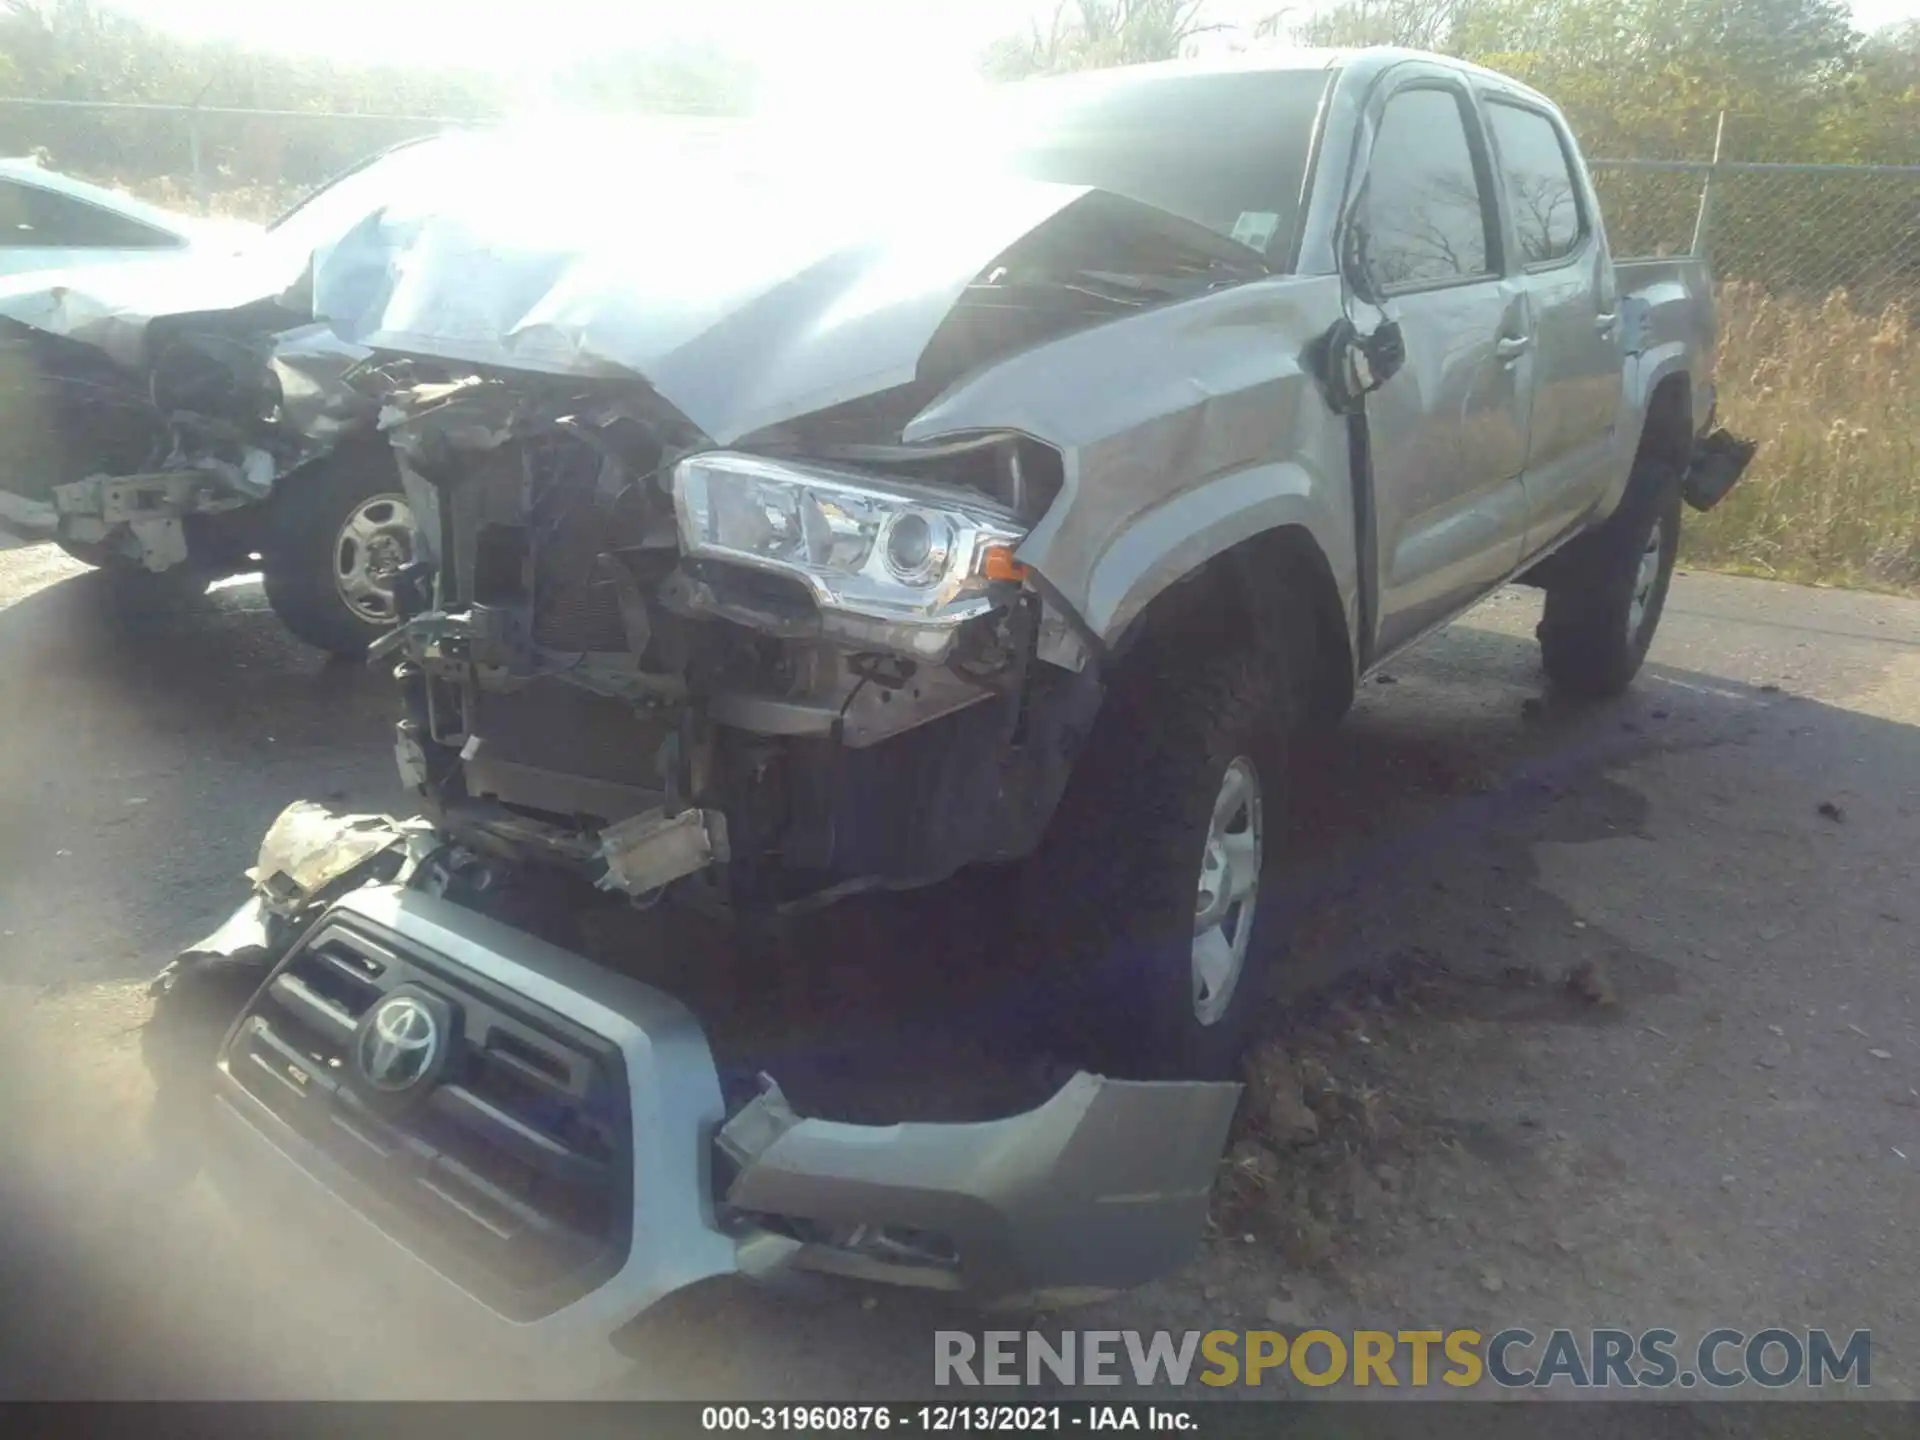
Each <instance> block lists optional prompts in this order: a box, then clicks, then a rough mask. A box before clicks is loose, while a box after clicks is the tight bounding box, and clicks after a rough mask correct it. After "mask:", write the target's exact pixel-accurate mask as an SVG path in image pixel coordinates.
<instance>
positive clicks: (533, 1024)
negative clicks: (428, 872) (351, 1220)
mask: <svg viewBox="0 0 1920 1440" xmlns="http://www.w3.org/2000/svg"><path fill="white" fill-rule="evenodd" d="M402 985H405V986H406V987H407V988H408V990H409V991H410V992H413V993H416V994H423V995H425V996H428V997H431V998H432V999H433V1000H436V1001H438V1002H439V1003H440V1004H441V1005H444V1006H445V1007H446V1012H445V1013H446V1014H447V1015H448V1016H449V1017H450V1018H451V1021H452V1023H451V1027H450V1034H449V1035H448V1036H447V1038H446V1040H445V1042H444V1043H445V1044H446V1045H447V1046H448V1047H449V1048H448V1052H447V1055H446V1059H445V1061H444V1063H443V1064H442V1065H441V1066H440V1067H439V1068H437V1069H436V1070H435V1071H433V1072H431V1073H430V1074H429V1075H428V1076H427V1077H426V1078H425V1079H423V1080H422V1081H421V1082H420V1083H419V1085H417V1086H416V1087H414V1089H413V1090H412V1091H409V1092H405V1093H404V1094H403V1095H401V1096H399V1097H397V1098H396V1097H392V1096H387V1095H382V1094H381V1093H380V1092H379V1091H378V1090H377V1089H376V1088H375V1087H373V1086H372V1085H371V1084H369V1083H368V1082H367V1080H366V1078H365V1077H364V1076H363V1075H362V1074H361V1072H360V1071H359V1070H358V1068H357V1067H356V1064H355V1060H354V1049H355V1039H356V1036H357V1035H358V1034H359V1032H360V1030H361V1025H362V1021H363V1020H366V1019H367V1017H368V1016H369V1015H370V1014H371V1012H372V1011H373V1009H374V1008H375V1006H377V1005H378V1004H379V1003H380V1001H381V1000H382V998H383V997H384V996H386V995H387V994H389V993H390V992H392V991H393V990H394V989H396V988H397V987H399V986H402ZM223 1068H224V1069H225V1070H226V1072H227V1074H228V1075H229V1076H230V1077H231V1078H232V1079H233V1081H234V1082H235V1083H236V1084H238V1085H239V1086H240V1087H241V1088H242V1089H244V1090H245V1091H246V1092H247V1093H248V1094H249V1095H250V1096H252V1097H253V1098H254V1099H255V1100H257V1101H259V1102H260V1104H261V1105H263V1106H265V1107H266V1108H267V1109H268V1110H270V1111H272V1112H273V1114H274V1115H276V1116H277V1117H279V1119H280V1120H282V1121H283V1122H285V1123H286V1124H287V1125H288V1126H290V1127H291V1128H293V1129H294V1130H295V1131H296V1132H298V1133H299V1134H300V1135H301V1136H302V1137H303V1138H305V1139H306V1140H307V1141H308V1142H309V1143H311V1144H313V1145H315V1146H317V1147H318V1148H319V1149H320V1150H322V1151H323V1152H324V1153H325V1154H326V1155H327V1156H328V1157H329V1158H331V1159H332V1160H334V1161H335V1162H336V1163H337V1164H338V1165H340V1166H341V1167H342V1168H343V1169H345V1170H346V1171H347V1172H348V1173H349V1174H350V1175H352V1176H353V1177H354V1179H356V1180H357V1181H359V1182H360V1187H361V1194H360V1195H358V1196H355V1197H351V1198H355V1199H357V1200H363V1201H365V1202H366V1208H368V1209H369V1210H372V1211H376V1212H378V1213H377V1214H376V1216H375V1218H376V1219H378V1220H379V1221H380V1222H381V1223H382V1224H383V1225H384V1226H385V1227H386V1228H388V1230H389V1231H390V1233H393V1234H394V1235H395V1238H397V1239H399V1240H401V1241H402V1243H405V1244H407V1245H408V1246H409V1248H411V1249H413V1250H414V1251H415V1253H417V1254H419V1255H420V1256H421V1257H422V1258H423V1259H425V1260H427V1261H428V1263H430V1264H432V1265H433V1266H434V1267H435V1268H436V1269H439V1270H440V1271H441V1272H442V1273H443V1274H446V1275H447V1276H448V1277H449V1278H450V1279H452V1280H454V1281H455V1283H457V1284H459V1285H461V1286H462V1287H463V1288H465V1289H466V1290H468V1291H469V1292H470V1293H472V1294H473V1295H474V1296H476V1297H477V1298H478V1299H480V1300H481V1301H483V1302H484V1303H486V1304H487V1305H489V1306H491V1307H492V1308H493V1309H495V1310H497V1311H499V1312H500V1313H501V1314H504V1315H506V1316H507V1317H509V1318H510V1319H514V1320H532V1319H538V1318H540V1317H541V1316H543V1315H547V1314H551V1313H552V1312H553V1311H555V1310H557V1309H559V1308H561V1307H562V1306H564V1305H566V1304H568V1303H569V1302H571V1301H573V1300H575V1299H578V1298H579V1297H580V1296H582V1295H585V1294H586V1293H588V1292H589V1291H590V1290H592V1289H594V1288H595V1287H596V1286H598V1285H600V1284H602V1283H603V1282H604V1281H605V1280H607V1279H608V1278H610V1277H611V1276H612V1275H613V1274H614V1273H615V1272H616V1271H617V1270H618V1269H619V1267H620V1265H621V1264H622V1263H623V1262H624V1260H625V1258H626V1254H627V1250H628V1246H629V1243H630V1240H631V1226H632V1178H633V1177H632V1145H631V1130H630V1125H631V1121H630V1118H629V1109H630V1102H629V1099H628V1094H627V1086H626V1070H625V1066H624V1064H623V1063H622V1059H621V1056H620V1052H619V1049H618V1047H617V1046H615V1045H613V1044H612V1043H611V1042H609V1041H606V1040H604V1039H602V1038H600V1037H598V1036H595V1035H591V1034H589V1033H587V1032H585V1031H583V1030H581V1029H579V1027H577V1026H575V1025H573V1024H571V1023H570V1022H568V1021H567V1020H566V1019H564V1018H563V1017H561V1016H559V1015H555V1014H552V1013H550V1012H546V1011H543V1010H540V1009H539V1008H537V1007H534V1006H531V1005H529V1004H528V1003H527V1002H526V1001H525V1000H524V999H523V998H521V997H519V996H514V995H510V994H508V993H506V992H504V991H501V990H499V989H498V988H497V987H494V986H492V985H491V984H489V983H487V982H485V981H483V980H481V979H480V978H479V977H477V976H475V975H473V974H472V973H471V972H468V971H464V970H460V969H457V968H456V967H454V966H452V965H451V964H449V963H447V962H446V961H444V960H442V959H441V958H439V957H437V956H434V955H431V954H429V953H426V952H424V951H421V950H420V949H418V948H416V947H413V946H411V945H409V944H408V943H407V942H404V941H402V940H400V939H399V938H398V937H396V936H392V935H388V934H386V933H384V932H382V931H381V930H379V929H378V927H375V926H372V925H368V924H366V923H365V922H363V921H360V920H358V919H355V920H351V921H349V920H345V919H341V918H338V917H334V918H329V919H328V920H326V921H323V922H322V924H321V925H320V927H319V928H318V929H317V930H316V931H315V932H314V933H312V934H310V935H309V936H308V937H307V938H306V939H304V940H303V941H302V942H301V944H300V945H299V946H298V947H296V949H295V950H294V952H293V953H292V954H291V955H289V956H288V957H287V959H286V960H285V961H283V962H282V963H281V965H280V966H279V968H278V969H277V970H276V971H275V973H274V975H273V977H272V979H271V980H270V981H269V982H268V983H267V985H266V986H265V987H264V988H263V989H262V990H261V992H260V993H259V994H258V995H257V996H256V997H255V999H254V1000H253V1002H252V1003H251V1005H250V1006H249V1008H248V1011H247V1013H246V1014H245V1015H244V1016H243V1017H242V1019H241V1021H240V1023H239V1025H238V1026H237V1027H236V1028H235V1031H234V1034H233V1039H232V1041H231V1043H230V1044H229V1046H228V1049H227V1053H226V1057H225V1061H224V1066H223Z"/></svg>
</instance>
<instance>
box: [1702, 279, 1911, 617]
mask: <svg viewBox="0 0 1920 1440" xmlns="http://www.w3.org/2000/svg"><path fill="white" fill-rule="evenodd" d="M1720 319H1721V340H1720V359H1719V382H1720V404H1721V413H1722V416H1723V423H1724V424H1726V425H1727V426H1728V428H1730V429H1731V430H1733V431H1734V433H1736V434H1739V435H1744V436H1746V437H1748V438H1749V439H1753V440H1757V441H1759V442H1760V450H1759V453H1758V454H1757V455H1756V456H1755V457H1754V461H1753V465H1752V468H1751V469H1750V470H1749V471H1748V472H1747V474H1746V476H1745V478H1743V479H1742V480H1741V482H1740V483H1739V484H1738V485H1737V486H1735V487H1734V490H1733V493H1732V494H1731V495H1729V496H1728V497H1727V498H1726V500H1725V501H1724V502H1722V503H1721V504H1720V505H1719V506H1718V507H1717V508H1716V509H1714V510H1713V511H1712V512H1711V513H1710V514H1707V515H1703V516H1702V515H1695V516H1691V517H1689V521H1688V525H1687V531H1686V534H1687V544H1686V558H1687V560H1688V561H1689V562H1690V563H1692V564H1696V565H1700V566H1703V567H1706V568H1709V569H1716V568H1717V569H1726V570H1737V571H1741V572H1743V573H1747V574H1755V575H1766V576H1772V577H1776V578H1778V579H1782V580H1797V581H1803V582H1813V583H1822V584H1833V585H1851V586H1860V587H1866V588H1872V589H1885V590H1898V591H1915V590H1920V325H1916V323H1915V316H1914V313H1913V311H1912V310H1911V309H1910V308H1909V307H1907V306H1905V305H1901V304H1895V305H1890V306H1888V307H1887V308H1886V309H1885V310H1883V311H1881V312H1880V313H1877V314H1875V313H1868V312H1863V311H1861V310H1857V309H1855V308H1854V306H1853V304H1852V302H1851V301H1850V300H1849V298H1848V296H1847V294H1846V292H1845V291H1840V290H1836V291H1835V292H1833V293H1832V294H1831V295H1829V296H1827V298H1826V299H1825V300H1824V301H1823V302H1819V303H1812V302H1802V303H1796V302H1794V301H1789V300H1780V299H1776V298H1774V297H1772V296H1769V295H1766V294H1764V293H1762V292H1760V291H1758V290H1756V289H1754V288H1752V287H1746V286H1737V285H1728V286H1726V287H1725V288H1724V289H1723V291H1722V293H1721V300H1720Z"/></svg>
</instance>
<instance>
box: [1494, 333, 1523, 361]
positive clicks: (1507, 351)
mask: <svg viewBox="0 0 1920 1440" xmlns="http://www.w3.org/2000/svg"><path fill="white" fill-rule="evenodd" d="M1532 343H1533V337H1532V336H1529V335H1502V336H1501V337H1500V338H1499V339H1498V340H1496V341H1495V342H1494V346H1493V353H1494V354H1495V355H1498V356H1499V357H1500V358H1501V359H1502V360H1511V359H1513V358H1514V357H1515V356H1517V355H1519V354H1520V353H1521V351H1523V350H1525V349H1526V348H1527V346H1529V345H1531V344H1532Z"/></svg>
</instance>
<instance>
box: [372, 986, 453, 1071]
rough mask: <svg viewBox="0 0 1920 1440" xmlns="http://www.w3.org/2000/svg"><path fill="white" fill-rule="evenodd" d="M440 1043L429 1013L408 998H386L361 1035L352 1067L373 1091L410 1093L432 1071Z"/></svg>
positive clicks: (438, 1028)
mask: <svg viewBox="0 0 1920 1440" xmlns="http://www.w3.org/2000/svg"><path fill="white" fill-rule="evenodd" d="M440 1042H441V1034H440V1022H439V1021H438V1020H436V1019H435V1018H434V1015H433V1011H432V1010H430V1009H428V1008H427V1006H425V1005H423V1004H422V1003H421V1002H420V1001H419V1000H417V999H415V998H414V997H413V996H411V995H389V996H388V997H387V998H386V999H385V1000H382V1001H381V1002H380V1004H379V1006H378V1007H377V1008H376V1009H375V1010H374V1012H373V1014H372V1016H370V1017H369V1020H368V1023H367V1024H366V1026H365V1027H364V1028H363V1029H362V1030H361V1031H360V1039H359V1042H358V1043H357V1044H356V1045H355V1047H354V1057H353V1058H354V1063H355V1065H356V1066H357V1067H358V1068H359V1071H360V1073H361V1074H362V1075H364V1076H365V1077H366V1080H367V1083H368V1084H369V1085H371V1086H373V1087H374V1088H375V1089H376V1090H385V1091H387V1092H388V1093H390V1094H391V1093H396V1092H398V1091H401V1090H409V1089H411V1088H412V1087H413V1086H415V1085H418V1084H419V1083H420V1081H421V1079H422V1078H424V1077H425V1076H426V1074H427V1073H428V1072H429V1071H430V1070H432V1069H433V1062H434V1061H435V1060H437V1059H438V1058H439V1055H440Z"/></svg>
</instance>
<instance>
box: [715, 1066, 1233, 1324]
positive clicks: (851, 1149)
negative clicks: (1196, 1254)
mask: <svg viewBox="0 0 1920 1440" xmlns="http://www.w3.org/2000/svg"><path fill="white" fill-rule="evenodd" d="M1239 1094H1240V1087H1239V1086H1238V1085H1231V1084H1203V1083H1174V1082H1132V1081H1121V1080H1108V1079H1103V1078H1101V1077H1099V1076H1096V1075H1090V1074H1087V1073H1085V1072H1082V1073H1080V1074H1078V1075H1075V1076H1074V1077H1073V1079H1072V1080H1070V1081H1069V1082H1068V1083H1067V1084H1066V1086H1065V1087H1064V1088H1062V1089H1061V1090H1060V1092H1059V1093H1058V1094H1056V1095H1055V1096H1054V1097H1053V1098H1052V1099H1050V1100H1048V1101H1047V1102H1046V1103H1045V1104H1043V1105H1041V1106H1040V1107H1039V1108H1037V1109H1034V1110H1030V1111H1028V1112H1026V1113H1025V1114H1022V1115H1015V1116H1011V1117H1009V1118H1007V1119H1004V1120H991V1121H983V1122H979V1123H974V1124H957V1125H955V1124H904V1125H891V1126H884V1127H878V1126H869V1125H847V1124H841V1123H839V1122H836V1121H830V1120H819V1119H812V1118H800V1117H798V1116H796V1115H795V1114H794V1113H793V1111H792V1107H791V1106H790V1105H788V1104H787V1102H786V1099H785V1097H784V1096H783V1095H782V1094H781V1093H780V1091H779V1088H778V1087H777V1086H773V1087H770V1088H768V1089H767V1090H766V1091H765V1092H764V1093H763V1094H761V1095H760V1096H759V1097H757V1098H756V1099H755V1100H754V1101H753V1102H751V1103H750V1104H749V1105H748V1106H746V1107H745V1108H744V1109H743V1110H741V1111H740V1112H739V1113H738V1114H737V1115H735V1116H734V1117H733V1119H732V1120H730V1121H729V1122H728V1124H727V1126H726V1128H725V1129H724V1130H723V1131H722V1135H721V1140H720V1144H721V1148H722V1150H723V1153H726V1154H727V1155H728V1156H729V1158H731V1159H732V1160H733V1161H734V1163H736V1164H737V1165H738V1166H739V1171H738V1173H737V1174H736V1175H735V1177H734V1179H733V1181H732V1183H731V1184H730V1185H729V1186H728V1188H727V1193H726V1200H727V1204H728V1205H729V1206H730V1207H733V1208H735V1209H737V1210H741V1211H744V1212H747V1213H749V1214H751V1215H756V1216H762V1217H782V1218H785V1219H788V1220H804V1221H808V1222H813V1223H814V1224H816V1225H821V1226H826V1227H845V1226H864V1227H870V1229H877V1230H904V1231H907V1232H911V1233H913V1234H915V1235H917V1236H921V1237H928V1238H927V1240H926V1241H925V1243H924V1244H923V1246H922V1247H921V1248H922V1254H923V1258H924V1257H925V1256H927V1255H932V1254H937V1253H938V1251H939V1249H940V1248H941V1246H940V1242H942V1241H944V1242H945V1243H946V1244H948V1245H950V1247H951V1251H952V1253H953V1255H954V1256H955V1258H956V1262H957V1271H958V1275H959V1279H960V1281H961V1282H962V1283H964V1285H965V1288H967V1289H968V1290H969V1291H972V1292H974V1293H976V1294H978V1295H980V1296H981V1297H982V1298H995V1297H1011V1296H1031V1297H1036V1299H1044V1297H1046V1296H1048V1295H1050V1294H1055V1293H1062V1292H1072V1291H1076V1290H1084V1289H1096V1290H1118V1289H1127V1288H1130V1287H1132V1286H1135V1285H1139V1284H1142V1283H1144V1282H1145V1281H1147V1280H1149V1279H1151V1278H1153V1277H1154V1276H1156V1275H1160V1274H1164V1273H1166V1272H1167V1271H1168V1270H1170V1269H1173V1268H1175V1267H1177V1266H1178V1265H1180V1264H1182V1263H1184V1261H1185V1260H1186V1259H1187V1258H1188V1257H1189V1255H1190V1254H1191V1252H1192V1250H1193V1248H1194V1247H1195V1246H1196V1245H1197V1244H1198V1243H1199V1240H1200V1236H1201V1233H1202V1231H1203V1230H1204V1228H1205V1225H1206V1218H1207V1196H1208V1193H1209V1191H1210V1189H1211V1187H1212V1184H1213V1175H1214V1170H1215V1167H1216V1166H1217V1165H1218V1163H1219V1160H1220V1154H1221V1151H1222V1149H1223V1148H1224V1146H1225V1143H1226V1136H1227V1127H1228V1125H1229V1124H1230V1122H1231V1121H1232V1118H1233V1110H1234V1106H1235V1104H1236V1103H1237V1102H1238V1099H1239ZM861 1253H865V1254H867V1255H868V1256H869V1258H871V1255H872V1251H871V1248H870V1247H867V1248H864V1249H863V1251H862V1252H861ZM803 1257H804V1252H803ZM909 1268H912V1267H911V1266H909Z"/></svg>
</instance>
